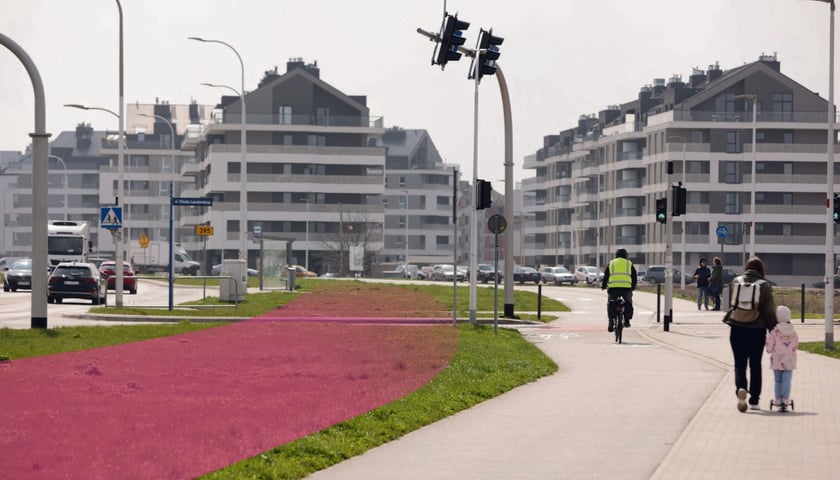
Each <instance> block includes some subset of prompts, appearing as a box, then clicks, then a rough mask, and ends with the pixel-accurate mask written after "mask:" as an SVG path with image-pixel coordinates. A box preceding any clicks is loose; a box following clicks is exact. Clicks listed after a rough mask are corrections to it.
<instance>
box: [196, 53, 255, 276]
mask: <svg viewBox="0 0 840 480" xmlns="http://www.w3.org/2000/svg"><path fill="white" fill-rule="evenodd" d="M189 39H190V40H195V41H198V42H204V43H218V44H220V45H224V46H226V47H227V48H229V49H231V50H232V51H233V53H234V54H236V58H237V59H239V67H240V69H241V73H242V77H241V87H240V90H239V104H240V105H241V108H242V115H241V118H240V133H239V136H240V139H239V149H240V154H241V155H242V160H241V163H240V167H239V168H240V175H239V258H241V259H243V260H245V262H246V264H247V262H248V244H247V241H248V189H247V182H248V161H247V151H248V147H247V138H246V135H247V131H246V128H245V63H244V62H243V61H242V56H241V55H239V52H238V51H237V50H236V49H235V48H233V46H231V45H230V44H229V43H227V42H223V41H221V40H210V39H206V38H200V37H189ZM226 88H230V87H226ZM234 91H235V90H234ZM246 266H247V265H246Z"/></svg>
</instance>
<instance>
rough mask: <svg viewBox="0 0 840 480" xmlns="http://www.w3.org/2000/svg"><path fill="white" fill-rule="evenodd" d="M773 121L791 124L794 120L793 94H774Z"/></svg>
mask: <svg viewBox="0 0 840 480" xmlns="http://www.w3.org/2000/svg"><path fill="white" fill-rule="evenodd" d="M773 120H774V121H777V122H778V121H784V122H789V121H791V120H793V94H792V93H774V94H773Z"/></svg>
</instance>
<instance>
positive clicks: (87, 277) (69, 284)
mask: <svg viewBox="0 0 840 480" xmlns="http://www.w3.org/2000/svg"><path fill="white" fill-rule="evenodd" d="M65 298H81V299H84V300H90V301H91V303H93V304H94V305H107V304H108V277H107V275H103V274H101V273H100V272H99V269H98V268H96V264H94V263H76V262H62V263H59V264H58V265H57V266H56V267H55V270H53V271H52V274H50V278H49V279H48V280H47V303H61V302H62V300H64V299H65Z"/></svg>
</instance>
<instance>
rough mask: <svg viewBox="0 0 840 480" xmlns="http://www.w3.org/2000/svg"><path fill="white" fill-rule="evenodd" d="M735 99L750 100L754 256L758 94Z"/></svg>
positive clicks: (751, 222) (751, 207) (751, 247)
mask: <svg viewBox="0 0 840 480" xmlns="http://www.w3.org/2000/svg"><path fill="white" fill-rule="evenodd" d="M735 99H736V100H749V101H751V102H752V161H751V162H750V163H751V164H752V168H751V172H752V173H750V256H749V257H748V258H752V257H754V256H755V156H756V145H757V142H756V140H757V139H756V128H755V127H756V120H757V112H758V96H757V95H755V94H752V93H751V94H744V95H736V96H735Z"/></svg>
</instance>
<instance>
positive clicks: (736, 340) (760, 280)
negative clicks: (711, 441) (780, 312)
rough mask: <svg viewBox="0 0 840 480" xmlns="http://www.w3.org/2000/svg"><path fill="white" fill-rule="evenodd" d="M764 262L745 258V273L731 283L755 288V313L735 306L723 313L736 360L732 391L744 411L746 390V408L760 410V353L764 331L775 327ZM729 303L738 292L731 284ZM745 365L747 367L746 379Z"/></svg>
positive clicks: (763, 345) (765, 334) (771, 289)
mask: <svg viewBox="0 0 840 480" xmlns="http://www.w3.org/2000/svg"><path fill="white" fill-rule="evenodd" d="M764 275H765V270H764V262H762V261H761V259H760V258H758V257H752V258H750V259H749V260H747V263H746V265H745V266H744V274H743V275H740V276H738V277H736V278H735V282H733V286H734V285H735V284H739V285H741V286H742V287H745V286H747V285H750V286H753V289H757V290H758V292H757V295H756V297H757V301H756V302H755V306H754V309H755V312H754V315H744V316H742V315H740V314H738V312H736V309H737V308H738V307H737V306H732V307H730V309H729V311H727V312H726V315H724V317H723V322H724V323H726V324H727V325H729V326H730V329H729V345H730V347H731V348H732V357H733V360H734V363H735V394H736V396H737V397H738V411H741V412H745V411H747V401H746V400H747V393H748V392H749V408H750V409H751V410H760V407H759V406H758V401H759V397H760V396H761V356H762V355H763V354H764V347H765V344H766V338H767V332H768V331H769V330H772V329H773V328H775V327H776V323H777V320H776V301H775V299H774V298H773V287H772V286H770V283H769V282H767V281H766V280H765V279H764ZM729 297H730V303H731V304H733V305H735V304H736V303H738V300H739V296H738V295H737V294H736V292H735V291H734V289H733V287H732V286H730V292H729ZM747 367H749V370H750V376H749V381H747Z"/></svg>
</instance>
